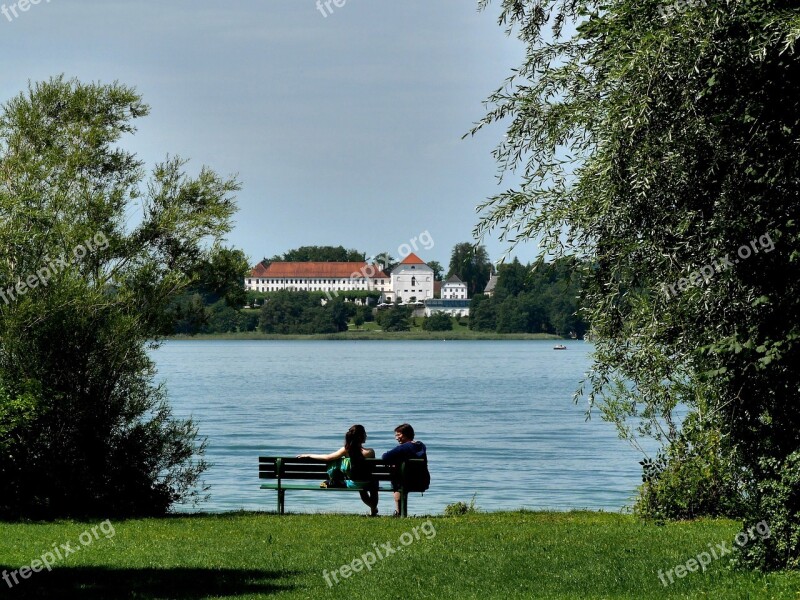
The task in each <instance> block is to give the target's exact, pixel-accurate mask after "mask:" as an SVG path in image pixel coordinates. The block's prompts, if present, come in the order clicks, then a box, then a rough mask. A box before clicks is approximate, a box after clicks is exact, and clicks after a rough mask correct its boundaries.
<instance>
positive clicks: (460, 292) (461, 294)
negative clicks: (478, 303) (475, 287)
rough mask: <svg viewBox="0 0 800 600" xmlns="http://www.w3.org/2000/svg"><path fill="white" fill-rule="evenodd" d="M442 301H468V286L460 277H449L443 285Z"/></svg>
mask: <svg viewBox="0 0 800 600" xmlns="http://www.w3.org/2000/svg"><path fill="white" fill-rule="evenodd" d="M442 300H467V284H466V283H464V282H463V281H461V279H459V278H458V275H452V276H451V277H448V279H447V281H445V282H444V284H443V285H442Z"/></svg>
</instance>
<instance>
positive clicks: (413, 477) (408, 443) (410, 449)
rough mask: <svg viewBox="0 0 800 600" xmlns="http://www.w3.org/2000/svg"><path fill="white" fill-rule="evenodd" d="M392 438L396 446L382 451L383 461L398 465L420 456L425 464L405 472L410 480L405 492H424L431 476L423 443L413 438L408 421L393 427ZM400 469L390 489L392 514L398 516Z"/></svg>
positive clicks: (412, 430) (412, 431)
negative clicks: (392, 493) (392, 504)
mask: <svg viewBox="0 0 800 600" xmlns="http://www.w3.org/2000/svg"><path fill="white" fill-rule="evenodd" d="M394 439H395V440H397V446H396V447H394V448H392V449H391V450H389V451H388V452H384V454H383V456H382V457H381V458H382V459H383V461H384V462H387V463H390V464H393V465H398V466H399V465H400V464H402V463H403V462H405V461H407V460H409V459H411V458H422V459H424V460H425V464H424V465H423V467H422V469H415V472H413V473H411V474H410V476H409V473H406V476H407V479H408V480H409V481H410V485H409V489H406V490H405V491H406V492H409V491H413V492H424V491H425V490H427V489H428V486H429V485H430V482H431V476H430V474H429V473H428V455H427V450H426V448H425V444H423V443H422V442H420V441H415V440H414V428H413V427H411V425H409V424H408V423H403V424H402V425H398V426H397V427H395V428H394ZM400 487H401V481H400V469H397V471H396V473H395V477H394V478H393V479H392V490H394V508H395V510H394V516H395V517H399V516H400V492H399V490H400Z"/></svg>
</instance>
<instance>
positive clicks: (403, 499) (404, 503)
mask: <svg viewBox="0 0 800 600" xmlns="http://www.w3.org/2000/svg"><path fill="white" fill-rule="evenodd" d="M400 516H401V517H407V516H408V492H406V491H403V492H401V494H400Z"/></svg>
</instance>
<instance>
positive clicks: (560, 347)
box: [553, 344, 567, 350]
mask: <svg viewBox="0 0 800 600" xmlns="http://www.w3.org/2000/svg"><path fill="white" fill-rule="evenodd" d="M566 349H567V347H566V346H565V345H564V344H556V345H555V346H553V350H566Z"/></svg>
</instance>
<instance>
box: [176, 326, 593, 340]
mask: <svg viewBox="0 0 800 600" xmlns="http://www.w3.org/2000/svg"><path fill="white" fill-rule="evenodd" d="M168 339H171V340H440V341H441V340H447V341H451V340H558V339H562V338H559V337H558V336H555V335H549V334H547V333H505V334H504V333H487V332H484V331H470V330H469V329H467V330H465V331H421V330H420V331H397V332H387V331H378V330H372V331H370V330H366V331H358V330H350V331H343V332H341V333H318V334H312V335H277V334H273V333H260V332H257V331H247V332H241V333H199V334H197V335H173V336H170V337H169V338H168ZM578 343H583V342H580V341H579V342H578Z"/></svg>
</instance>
